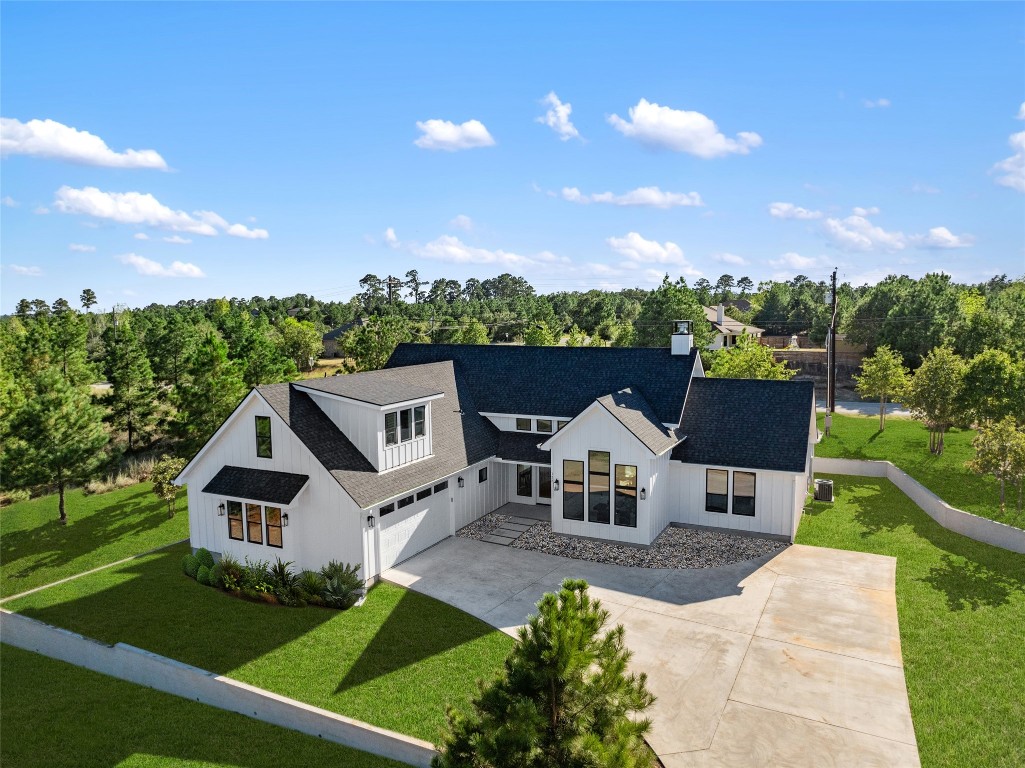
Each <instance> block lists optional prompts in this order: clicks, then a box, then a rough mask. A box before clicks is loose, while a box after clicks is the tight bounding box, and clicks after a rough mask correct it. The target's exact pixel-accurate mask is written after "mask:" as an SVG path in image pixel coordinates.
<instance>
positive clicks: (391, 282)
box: [385, 275, 402, 304]
mask: <svg viewBox="0 0 1025 768" xmlns="http://www.w3.org/2000/svg"><path fill="white" fill-rule="evenodd" d="M385 282H387V284H388V303H389V304H392V303H394V301H395V289H396V288H400V287H401V286H402V281H401V280H399V279H398V278H397V277H392V276H391V275H388V279H387V280H386V281H385Z"/></svg>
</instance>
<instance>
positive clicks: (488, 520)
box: [456, 512, 509, 539]
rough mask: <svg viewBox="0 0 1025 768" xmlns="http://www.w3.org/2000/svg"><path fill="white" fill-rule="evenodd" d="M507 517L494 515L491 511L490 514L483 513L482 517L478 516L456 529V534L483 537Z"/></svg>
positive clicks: (467, 537) (471, 537) (475, 537)
mask: <svg viewBox="0 0 1025 768" xmlns="http://www.w3.org/2000/svg"><path fill="white" fill-rule="evenodd" d="M508 519H509V518H508V517H506V516H505V515H496V514H495V513H494V512H492V513H491V514H490V515H484V517H481V518H478V519H477V520H474V521H473V522H472V523H470V524H469V525H467V526H465V527H463V528H460V529H459V530H458V531H456V536H462V537H463V538H466V539H483V538H484V537H485V536H487V535H488V534H489V533H491V532H492V531H493V530H495V529H496V528H499V527H500V526H501V525H502V523H504V522H505V521H506V520H508Z"/></svg>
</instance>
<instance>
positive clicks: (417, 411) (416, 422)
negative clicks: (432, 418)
mask: <svg viewBox="0 0 1025 768" xmlns="http://www.w3.org/2000/svg"><path fill="white" fill-rule="evenodd" d="M426 435H427V406H426V405H415V406H413V439H414V440H416V438H418V437H425V436H426Z"/></svg>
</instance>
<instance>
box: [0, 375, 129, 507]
mask: <svg viewBox="0 0 1025 768" xmlns="http://www.w3.org/2000/svg"><path fill="white" fill-rule="evenodd" d="M108 440H109V438H108V437H107V433H106V430H104V428H103V414H102V412H101V410H100V409H99V408H97V407H95V406H94V405H93V404H92V401H91V398H90V397H89V393H88V392H87V391H86V390H85V389H84V388H80V387H74V386H72V385H71V384H70V383H69V382H68V381H67V380H66V379H65V378H64V376H63V375H61V373H60V371H58V370H56V369H52V368H50V369H46V370H43V371H41V372H39V373H37V374H35V375H34V376H33V377H32V380H31V397H30V398H29V399H28V400H27V401H26V402H25V403H24V404H23V405H22V407H21V408H20V409H19V410H18V412H17V413H15V414H14V415H13V417H12V419H11V424H10V438H9V440H8V441H7V442H8V445H7V446H6V451H5V456H4V459H5V466H4V468H3V470H4V475H5V478H7V479H9V480H11V481H13V483H14V484H15V485H19V486H27V485H35V484H39V483H56V485H57V493H58V495H59V503H58V508H59V509H60V522H61V525H65V524H67V521H68V515H67V511H66V510H65V506H64V491H65V488H66V487H67V486H68V484H70V483H74V482H81V481H84V480H85V479H87V478H88V477H89V476H90V475H91V474H92V473H93V472H94V471H95V470H96V468H97V467H98V466H99V464H100V463H101V462H102V461H103V458H104V455H105V454H104V450H103V449H104V447H105V446H106V445H107V442H108Z"/></svg>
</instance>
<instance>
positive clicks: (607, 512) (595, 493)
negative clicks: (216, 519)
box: [587, 451, 612, 525]
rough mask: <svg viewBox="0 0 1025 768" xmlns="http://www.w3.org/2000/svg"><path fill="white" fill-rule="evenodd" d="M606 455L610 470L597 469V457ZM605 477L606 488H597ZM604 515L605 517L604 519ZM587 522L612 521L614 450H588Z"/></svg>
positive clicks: (604, 522) (605, 523) (600, 522)
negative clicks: (595, 466)
mask: <svg viewBox="0 0 1025 768" xmlns="http://www.w3.org/2000/svg"><path fill="white" fill-rule="evenodd" d="M597 456H605V457H606V458H605V463H606V466H607V467H608V468H609V471H608V472H599V471H596V470H595V469H594V468H593V467H594V465H595V457H597ZM603 477H604V478H605V481H604V485H605V490H600V489H598V488H596V487H595V486H596V479H597V483H598V484H600V483H601V478H603ZM603 497H604V507H605V509H604V514H603V511H602V509H601V507H602V498H603ZM603 517H604V519H602V518H603ZM587 522H589V523H596V524H598V525H609V524H610V523H611V522H612V452H611V451H588V452H587Z"/></svg>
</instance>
